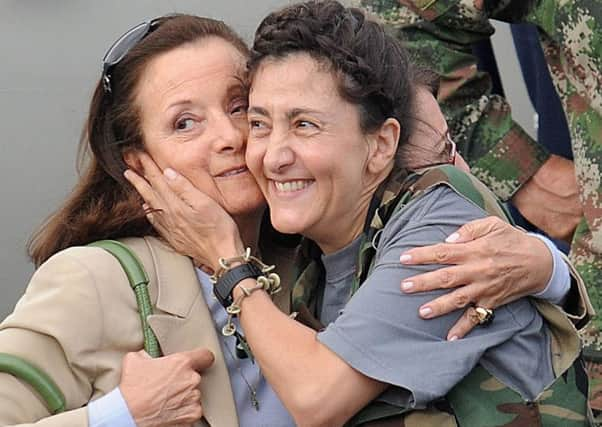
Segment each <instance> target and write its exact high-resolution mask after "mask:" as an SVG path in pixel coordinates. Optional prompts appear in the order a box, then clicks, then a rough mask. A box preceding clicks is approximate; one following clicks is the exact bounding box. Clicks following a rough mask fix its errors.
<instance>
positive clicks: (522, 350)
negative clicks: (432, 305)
mask: <svg viewBox="0 0 602 427" xmlns="http://www.w3.org/2000/svg"><path fill="white" fill-rule="evenodd" d="M486 215H487V214H486V213H485V212H484V211H483V210H482V209H481V208H479V207H478V206H476V205H474V204H472V203H471V202H469V201H467V200H466V199H464V198H463V197H461V196H459V195H458V194H456V193H455V192H454V191H452V190H451V189H449V188H448V187H446V186H439V187H436V188H435V189H432V190H430V191H428V192H427V193H425V194H424V195H422V196H421V197H419V198H418V199H416V200H414V201H412V202H411V203H410V204H409V205H408V206H407V207H406V208H405V209H403V210H401V211H400V212H397V213H395V214H394V215H393V217H392V218H391V219H390V220H389V221H388V223H387V225H386V226H385V228H384V229H383V231H382V234H381V236H380V239H379V241H378V243H377V251H376V255H375V263H374V268H373V270H372V272H371V273H370V275H369V277H368V279H367V280H366V281H365V282H364V283H363V284H362V286H361V287H360V289H359V290H358V291H357V292H356V293H355V295H353V297H352V298H351V299H350V300H349V290H350V286H351V278H352V276H353V273H354V270H355V262H356V260H357V256H358V250H359V245H358V242H357V241H354V242H353V243H351V244H350V245H349V246H347V247H346V248H344V249H342V250H341V251H339V252H337V253H335V254H329V255H328V256H324V257H323V262H324V266H325V269H326V277H327V285H326V287H325V292H324V299H323V301H324V302H323V305H322V312H321V316H322V320H326V321H332V320H334V319H336V320H334V321H332V323H330V324H329V325H328V327H327V328H326V329H325V330H324V331H322V332H320V333H319V334H318V339H319V340H320V341H321V342H322V343H323V344H324V345H326V346H327V347H328V348H330V349H331V350H332V351H333V352H335V353H336V354H337V355H339V357H341V358H342V359H343V360H345V361H346V362H347V363H348V364H349V365H350V366H352V367H353V368H354V369H356V370H358V371H359V372H361V373H363V374H364V375H366V376H368V377H371V378H374V379H377V380H379V381H382V382H385V383H388V384H391V385H393V386H395V387H390V388H389V389H388V390H387V391H386V392H385V393H384V394H383V395H382V396H381V397H380V399H381V400H384V401H387V402H390V403H394V404H397V405H401V406H406V407H415V408H424V407H425V406H426V405H427V404H428V403H429V402H431V401H433V400H436V399H437V398H439V397H442V396H444V395H446V394H447V392H448V391H449V390H450V389H451V388H452V387H453V386H454V385H455V384H457V383H458V382H459V381H460V380H461V379H462V378H464V376H466V375H467V374H468V373H469V372H470V371H471V370H472V368H473V367H475V366H476V364H477V363H480V364H481V365H482V366H483V367H484V368H485V369H487V370H488V371H489V372H491V373H492V374H494V375H495V376H496V377H497V378H499V379H500V380H501V381H502V382H504V383H505V384H506V385H507V386H509V387H511V388H512V389H514V390H516V391H518V392H519V393H520V394H521V395H522V396H523V397H524V398H526V399H533V398H535V397H536V396H537V395H538V394H539V393H540V392H541V391H542V390H543V389H544V388H545V386H547V385H548V384H550V383H551V382H552V381H553V379H554V375H553V371H552V362H551V351H550V341H549V336H548V331H547V327H546V326H545V323H544V322H543V320H542V318H541V317H540V315H539V313H538V312H537V310H536V309H535V307H533V305H532V304H531V303H530V301H529V300H528V299H526V298H523V299H520V300H518V301H516V302H513V303H511V304H507V305H505V306H503V307H499V308H497V309H496V310H495V319H494V320H493V322H492V323H491V324H490V325H489V326H486V327H485V326H481V327H477V328H475V329H474V330H473V331H472V332H471V333H470V334H469V335H468V336H466V337H465V338H463V339H461V340H457V341H447V340H446V336H447V332H448V331H449V329H450V328H451V326H452V325H453V324H454V323H455V322H456V320H457V319H458V318H459V317H460V316H461V315H462V313H463V311H464V310H457V311H454V312H452V313H450V314H448V315H445V316H442V317H438V318H436V319H431V320H423V319H421V318H420V317H419V316H418V308H419V307H420V306H421V305H422V304H424V303H426V302H428V301H431V300H432V299H434V298H435V297H437V296H439V295H442V294H444V293H446V292H448V291H446V290H438V291H432V292H426V293H420V294H412V295H410V294H404V293H403V292H401V290H400V284H401V282H402V281H403V280H404V279H405V278H408V277H410V276H413V275H416V274H419V273H422V272H426V271H431V270H435V269H437V268H440V267H441V266H437V265H430V266H407V265H402V264H400V262H399V257H400V255H401V253H402V252H403V251H405V250H407V249H410V248H414V247H419V246H426V245H431V244H434V243H440V242H442V241H443V240H444V239H445V238H446V237H447V236H448V235H450V234H451V233H453V232H454V231H456V230H457V229H458V228H459V227H460V226H462V225H463V224H465V223H466V222H468V221H471V220H473V219H477V218H482V217H485V216H486ZM343 288H345V289H346V291H345V290H344V289H343ZM345 295H346V297H344V296H345ZM342 296H343V297H342ZM339 314H340V316H339Z"/></svg>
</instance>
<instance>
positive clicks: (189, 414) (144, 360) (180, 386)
mask: <svg viewBox="0 0 602 427" xmlns="http://www.w3.org/2000/svg"><path fill="white" fill-rule="evenodd" d="M213 360H214V357H213V353H211V352H210V351H209V350H207V349H196V350H192V351H187V352H182V353H175V354H172V355H169V356H165V357H159V358H156V359H152V358H151V357H150V356H149V355H148V354H147V353H146V352H145V351H144V350H142V351H139V352H137V353H128V354H126V356H125V357H124V358H123V363H122V372H121V382H120V384H119V389H120V390H121V393H122V395H123V397H124V399H125V401H126V403H127V406H128V408H129V410H130V413H131V414H132V417H133V418H134V421H135V422H136V425H137V426H138V427H160V426H183V427H189V426H190V427H191V426H192V425H193V424H194V423H195V422H197V421H198V420H200V419H201V417H202V416H203V408H202V406H201V392H200V390H199V385H200V383H201V373H202V372H203V371H204V370H205V369H207V368H208V367H209V366H211V365H212V364H213Z"/></svg>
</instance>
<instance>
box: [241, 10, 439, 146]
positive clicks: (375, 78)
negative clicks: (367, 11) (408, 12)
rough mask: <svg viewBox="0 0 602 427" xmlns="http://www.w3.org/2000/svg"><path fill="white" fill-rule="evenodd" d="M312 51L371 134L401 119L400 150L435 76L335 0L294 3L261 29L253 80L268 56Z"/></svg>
mask: <svg viewBox="0 0 602 427" xmlns="http://www.w3.org/2000/svg"><path fill="white" fill-rule="evenodd" d="M294 53H307V54H309V55H311V57H313V58H314V59H315V60H317V61H319V62H321V63H323V64H325V65H327V66H329V67H330V69H331V70H332V72H333V73H334V75H335V76H336V78H337V80H338V90H339V95H340V96H341V97H342V98H343V99H345V100H346V101H348V102H351V103H352V104H355V105H357V106H358V108H359V112H360V126H361V129H362V131H363V132H365V133H368V132H371V131H374V130H376V129H378V128H379V127H380V126H381V125H382V124H383V123H384V122H385V120H387V118H389V117H393V118H395V119H397V121H399V124H400V125H401V134H400V138H399V145H400V147H401V146H402V145H403V143H405V142H406V141H407V140H408V138H409V136H410V134H411V132H412V122H413V119H412V117H411V113H412V109H413V108H412V104H413V99H414V93H415V89H416V85H417V84H422V85H425V86H427V87H429V88H430V89H431V90H432V91H435V90H436V80H435V78H434V74H432V73H429V72H428V71H426V70H423V69H420V68H418V67H417V66H415V65H414V64H413V63H412V62H411V60H410V57H409V54H408V52H407V51H406V50H405V48H403V46H402V45H401V43H400V42H399V41H398V40H396V39H395V38H394V37H392V36H391V35H389V34H387V33H386V32H385V30H384V29H383V28H382V27H381V26H380V25H379V24H378V23H377V22H374V21H371V20H369V19H367V18H366V16H365V15H364V13H363V12H362V11H361V10H360V9H357V8H347V7H345V6H343V5H342V4H340V3H339V2H337V1H334V0H324V1H307V2H303V3H298V4H293V5H290V6H287V7H285V8H284V9H281V10H279V11H276V12H273V13H271V14H270V15H268V16H267V17H266V18H265V19H264V20H263V21H262V22H261V24H260V25H259V28H258V29H257V31H256V33H255V40H254V42H253V47H252V48H251V55H250V59H249V61H248V71H249V79H250V81H252V80H253V77H254V75H255V73H256V71H257V69H258V68H259V65H260V64H261V62H262V61H264V60H265V59H267V58H276V59H280V58H285V57H286V56H288V55H290V54H294Z"/></svg>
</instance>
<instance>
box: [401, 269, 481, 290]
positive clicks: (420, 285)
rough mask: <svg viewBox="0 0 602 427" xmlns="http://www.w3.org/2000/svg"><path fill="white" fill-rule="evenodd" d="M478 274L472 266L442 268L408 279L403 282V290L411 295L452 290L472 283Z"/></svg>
mask: <svg viewBox="0 0 602 427" xmlns="http://www.w3.org/2000/svg"><path fill="white" fill-rule="evenodd" d="M477 273H478V272H477V271H475V269H474V268H472V267H471V266H470V265H464V266H453V267H445V268H440V269H438V270H434V271H429V272H428V273H423V274H419V275H417V276H412V277H408V278H407V279H405V280H404V281H403V282H401V290H402V291H403V292H405V293H407V294H411V293H416V292H427V291H433V290H435V289H451V288H455V287H458V286H463V285H466V284H467V283H470V282H471V281H472V279H473V278H474V277H475V275H476V274H477Z"/></svg>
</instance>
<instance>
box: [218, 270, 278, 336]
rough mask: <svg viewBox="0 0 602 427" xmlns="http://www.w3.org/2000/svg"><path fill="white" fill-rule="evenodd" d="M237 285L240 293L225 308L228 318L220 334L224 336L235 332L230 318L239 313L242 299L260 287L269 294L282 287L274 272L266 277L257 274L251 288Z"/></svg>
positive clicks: (234, 326)
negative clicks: (255, 281)
mask: <svg viewBox="0 0 602 427" xmlns="http://www.w3.org/2000/svg"><path fill="white" fill-rule="evenodd" d="M272 267H273V266H272ZM237 286H238V287H239V288H240V290H241V291H242V294H240V295H239V296H238V298H236V300H234V302H233V303H232V304H231V305H230V306H228V307H227V308H226V312H227V313H228V320H227V322H226V324H225V325H224V327H223V328H222V335H224V336H225V337H229V336H231V335H234V333H235V332H236V325H235V324H234V322H233V321H232V319H234V317H236V316H238V315H239V314H240V311H241V303H242V300H243V299H245V298H246V297H248V296H251V294H252V293H253V292H255V291H258V290H260V289H262V290H264V291H265V292H267V293H268V295H270V296H272V295H274V294H276V293H278V292H280V291H281V290H282V287H281V286H280V276H278V274H276V273H270V274H269V275H268V276H267V277H266V276H259V277H258V278H257V283H256V284H255V286H253V287H252V288H246V287H244V286H243V285H240V284H239V285H237Z"/></svg>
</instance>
